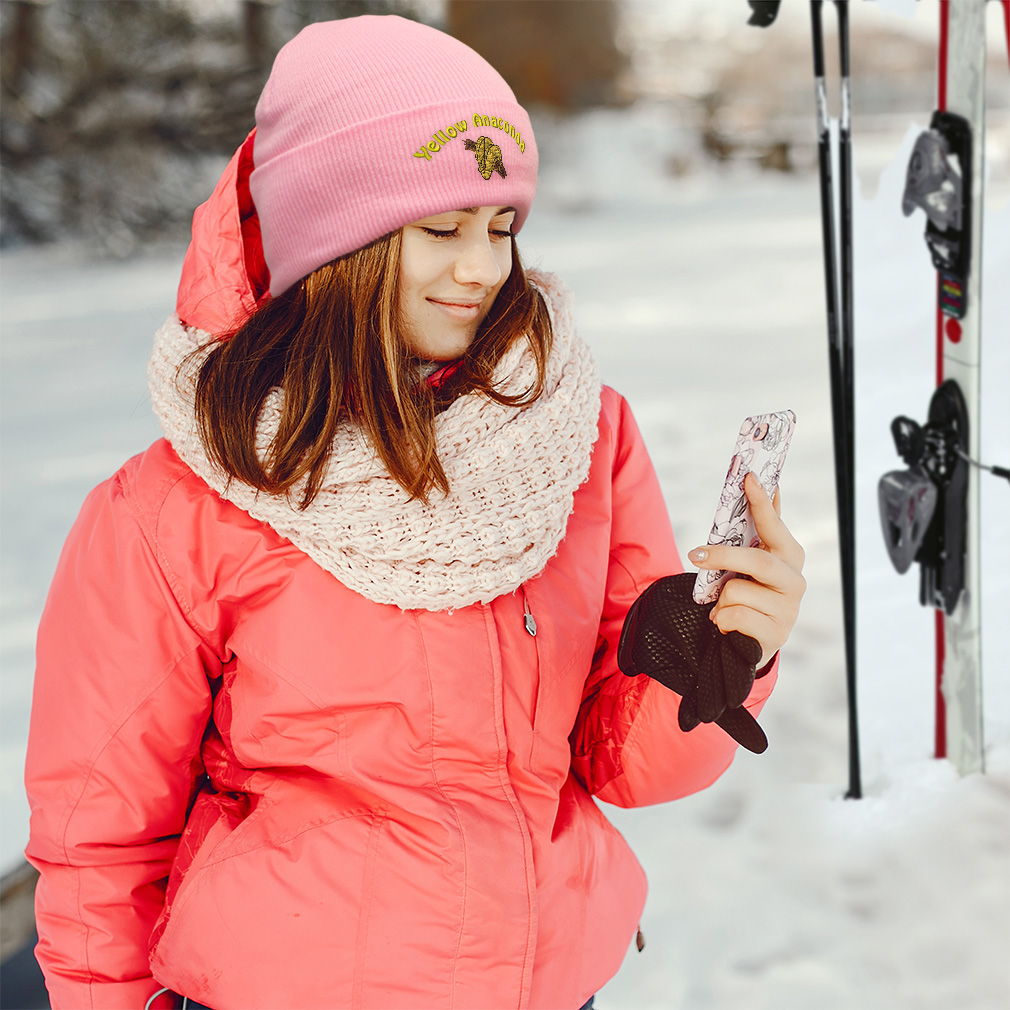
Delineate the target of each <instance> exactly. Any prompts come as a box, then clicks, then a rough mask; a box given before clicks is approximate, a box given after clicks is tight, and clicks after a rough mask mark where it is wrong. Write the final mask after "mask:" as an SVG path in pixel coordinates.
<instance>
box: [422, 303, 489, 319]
mask: <svg viewBox="0 0 1010 1010" xmlns="http://www.w3.org/2000/svg"><path fill="white" fill-rule="evenodd" d="M428 301H429V302H430V303H431V304H432V305H435V306H437V307H438V308H440V309H442V311H444V312H446V313H448V314H449V315H450V316H455V317H456V318H458V319H473V318H474V317H475V316H477V315H478V314H479V313H480V307H481V304H482V303H481V302H480V301H476V302H450V301H442V300H441V299H439V298H429V299H428Z"/></svg>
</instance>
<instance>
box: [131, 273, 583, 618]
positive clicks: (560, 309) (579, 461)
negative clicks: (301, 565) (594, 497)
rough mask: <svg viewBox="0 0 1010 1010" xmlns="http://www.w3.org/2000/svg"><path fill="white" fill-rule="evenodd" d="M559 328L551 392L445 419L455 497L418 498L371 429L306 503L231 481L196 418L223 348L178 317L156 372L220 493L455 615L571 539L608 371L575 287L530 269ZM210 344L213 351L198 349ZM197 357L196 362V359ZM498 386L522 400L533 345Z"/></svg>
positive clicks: (413, 601) (478, 404)
mask: <svg viewBox="0 0 1010 1010" xmlns="http://www.w3.org/2000/svg"><path fill="white" fill-rule="evenodd" d="M530 278H531V280H532V281H533V282H534V283H535V284H536V285H537V287H538V288H539V289H540V290H541V291H542V292H543V294H544V295H545V299H546V301H547V305H548V308H549V311H550V315H551V322H552V325H553V328H554V344H553V348H552V351H551V355H550V358H549V361H548V366H547V380H546V387H545V392H544V394H543V396H541V397H540V399H538V400H537V401H536V402H534V403H533V404H531V405H530V406H528V407H524V408H517V407H508V406H503V405H501V404H498V403H494V402H493V401H490V400H488V399H487V398H486V397H482V396H480V395H478V394H475V393H471V394H468V395H465V396H461V397H460V398H459V399H457V400H456V401H455V402H454V403H453V404H451V405H450V406H449V408H448V409H446V410H445V411H443V412H442V413H441V414H440V415H439V416H438V417H437V418H436V431H437V444H438V452H439V457H440V459H441V460H442V465H443V467H444V468H445V472H446V475H447V477H448V479H449V488H450V493H449V495H448V496H447V497H440V496H438V495H437V493H436V495H435V496H433V497H432V499H431V501H430V502H429V503H428V504H424V503H423V502H420V501H416V500H411V499H410V498H409V497H408V496H407V494H406V492H405V491H404V490H403V489H402V488H401V487H400V485H399V484H397V483H396V481H395V480H393V478H392V477H390V476H389V474H388V473H387V472H386V470H385V467H384V466H383V464H382V461H381V460H380V459H379V457H378V456H377V455H376V453H375V451H374V450H373V448H372V447H371V445H370V443H369V442H368V440H367V438H366V436H365V435H364V433H363V432H362V431H361V429H360V428H359V427H358V426H356V425H354V424H352V423H350V422H348V423H346V424H344V425H343V426H342V427H341V428H340V430H339V432H338V434H337V436H336V438H335V440H334V445H333V452H332V455H331V458H330V462H329V464H328V467H327V472H326V476H325V478H324V480H323V484H322V489H321V490H320V492H319V494H318V495H317V496H316V498H315V499H314V500H313V501H312V503H311V504H310V505H309V506H308V508H306V509H304V510H299V509H297V508H296V507H295V505H294V504H293V502H295V501H297V500H298V498H299V492H300V489H299V488H297V487H296V488H295V489H294V490H293V491H292V493H291V495H290V497H289V496H282V495H281V496H279V495H268V494H264V493H262V492H259V491H257V490H255V489H254V488H252V487H251V486H249V485H248V484H245V483H243V482H241V481H238V480H235V479H229V478H228V476H227V475H226V474H224V473H223V472H221V471H220V470H219V469H218V468H217V467H215V466H214V465H213V464H212V463H211V462H210V460H209V459H208V458H207V455H206V453H205V451H204V448H203V445H202V443H201V441H200V437H199V434H198V430H197V424H196V417H195V414H194V410H193V394H194V389H195V383H196V377H197V374H198V372H199V368H200V364H201V362H202V361H203V358H204V357H205V355H206V353H209V350H210V348H211V347H212V346H213V344H214V343H215V341H214V339H213V337H212V336H211V335H210V334H208V333H204V332H203V331H201V330H194V329H190V328H187V327H184V326H182V325H181V324H180V323H179V321H178V319H177V318H175V317H173V318H171V319H169V320H168V321H167V322H166V323H165V325H164V326H163V327H162V328H161V329H160V330H159V331H158V334H157V336H156V338H155V348H154V354H153V356H152V358H151V363H150V366H149V370H148V378H149V382H150V387H151V397H152V401H153V404H154V410H155V413H156V414H157V416H158V418H159V420H160V421H161V425H162V428H163V429H164V431H165V434H166V436H167V437H168V440H169V442H171V444H172V446H173V448H174V449H175V451H176V452H177V453H178V454H179V456H180V457H182V459H183V460H185V461H186V463H188V464H189V466H190V467H192V469H193V470H194V471H195V472H196V473H197V474H199V475H200V477H202V478H203V479H204V480H205V481H206V482H207V483H208V484H209V485H210V486H211V487H212V488H213V489H214V490H215V491H217V492H218V494H220V495H221V497H222V498H225V499H226V500H228V501H231V502H233V503H234V504H236V505H237V506H239V508H241V509H243V510H245V511H246V512H248V513H249V514H250V515H251V516H253V517H254V518H256V519H259V520H260V521H262V522H265V523H266V524H267V525H269V526H271V527H272V528H273V529H274V530H276V531H277V532H278V533H279V534H281V536H284V537H287V538H288V539H289V540H290V541H291V542H292V543H293V544H294V545H295V546H296V547H298V548H299V549H300V550H302V551H304V552H305V553H306V554H308V555H309V557H311V558H312V559H313V560H314V561H316V562H317V563H318V564H319V565H320V566H321V567H323V568H325V569H326V570H327V571H328V572H330V573H332V574H333V575H334V576H336V578H338V579H339V580H340V581H341V582H342V583H343V584H344V585H346V586H348V587H349V588H351V589H353V590H355V591H356V592H359V593H361V595H363V596H365V597H367V598H368V599H370V600H374V601H376V602H378V603H390V604H395V605H396V606H398V607H400V608H401V609H404V610H409V609H422V610H454V609H457V608H461V607H465V606H467V605H469V604H471V603H477V602H481V603H487V602H489V601H490V600H493V599H494V598H495V597H497V596H500V595H502V594H503V593H509V592H513V591H514V590H516V589H518V588H519V586H521V585H522V584H523V583H524V582H525V581H526V580H527V579H530V578H532V577H533V576H535V575H537V574H538V573H539V572H540V571H542V570H543V568H544V566H545V565H546V564H547V562H548V561H549V560H550V559H551V557H553V555H554V553H555V552H556V551H557V549H558V545H559V544H560V542H561V539H562V538H563V536H564V533H565V526H566V524H567V522H568V516H569V515H570V514H571V511H572V502H573V496H574V494H575V491H576V489H577V488H578V487H579V485H581V484H582V483H583V482H584V481H585V479H586V477H587V476H588V474H589V462H590V456H591V454H592V448H593V444H594V442H595V440H596V434H597V421H598V417H599V410H600V380H599V374H598V370H597V367H596V362H595V361H594V359H593V357H592V355H591V353H590V351H589V348H588V347H587V346H586V344H585V343H584V342H583V341H582V339H581V338H580V337H579V336H578V334H577V333H576V332H575V329H574V323H573V319H572V299H571V294H570V292H569V291H568V289H567V288H566V287H565V286H564V285H563V284H562V283H561V281H559V280H558V279H557V278H556V277H554V276H553V275H551V274H536V273H531V274H530ZM199 347H205V348H206V351H205V353H204V354H197V355H193V351H194V350H195V349H197V348H199ZM191 355H192V356H191ZM495 374H496V378H498V379H499V380H500V381H501V382H502V383H503V389H504V391H506V392H510V393H518V392H521V391H523V390H525V389H527V388H529V386H530V384H531V383H532V381H533V380H534V378H535V376H536V365H535V363H534V361H533V358H532V355H531V354H530V352H529V349H528V347H527V345H526V342H525V341H521V342H519V343H518V344H517V345H516V346H515V347H513V348H512V349H511V350H510V351H509V353H508V354H507V355H505V357H504V358H503V359H502V361H501V362H500V363H499V366H498V368H497V370H496V373H495ZM282 402H283V392H282V391H281V390H280V389H275V390H273V391H272V392H271V393H270V395H269V396H268V397H267V400H266V402H265V403H264V406H263V410H262V413H261V416H260V420H259V426H258V431H257V447H258V449H259V451H260V452H261V453H264V452H265V451H266V449H267V446H269V444H270V441H271V439H272V438H273V435H274V433H275V432H276V430H277V427H278V423H279V418H280V410H281V405H282Z"/></svg>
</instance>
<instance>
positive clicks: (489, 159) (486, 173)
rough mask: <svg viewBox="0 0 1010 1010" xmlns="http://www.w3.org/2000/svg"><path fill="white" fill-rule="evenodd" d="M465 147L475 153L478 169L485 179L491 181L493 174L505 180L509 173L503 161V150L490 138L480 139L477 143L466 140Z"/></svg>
mask: <svg viewBox="0 0 1010 1010" xmlns="http://www.w3.org/2000/svg"><path fill="white" fill-rule="evenodd" d="M463 147H464V148H466V150H468V151H473V153H474V157H475V158H476V159H477V168H478V170H479V171H480V174H481V175H482V176H483V177H484V178H485V179H490V178H491V173H492V172H497V173H498V174H499V175H500V176H501V177H502V178H503V179H504V178H505V176H506V174H507V173H506V172H505V166H504V165H503V164H502V160H501V148H500V147H499V146H498V145H497V144H496V143H495V142H494V141H493V140H492V139H491V138H490V137H478V138H477V140H476V141H473V140H464V141H463Z"/></svg>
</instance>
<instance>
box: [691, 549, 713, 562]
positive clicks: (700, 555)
mask: <svg viewBox="0 0 1010 1010" xmlns="http://www.w3.org/2000/svg"><path fill="white" fill-rule="evenodd" d="M688 557H689V558H690V559H691V560H692V561H694V562H698V561H704V560H705V558H707V557H708V551H706V550H705V548H704V547H695V549H694V550H693V551H691V552H690V553H689V554H688Z"/></svg>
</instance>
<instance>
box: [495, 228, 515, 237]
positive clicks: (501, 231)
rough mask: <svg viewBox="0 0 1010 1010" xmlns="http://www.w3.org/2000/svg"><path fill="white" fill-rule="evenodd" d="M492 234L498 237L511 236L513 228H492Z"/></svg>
mask: <svg viewBox="0 0 1010 1010" xmlns="http://www.w3.org/2000/svg"><path fill="white" fill-rule="evenodd" d="M491 234H492V235H493V236H494V237H495V238H498V239H502V238H511V237H512V230H511V228H492V229H491Z"/></svg>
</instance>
